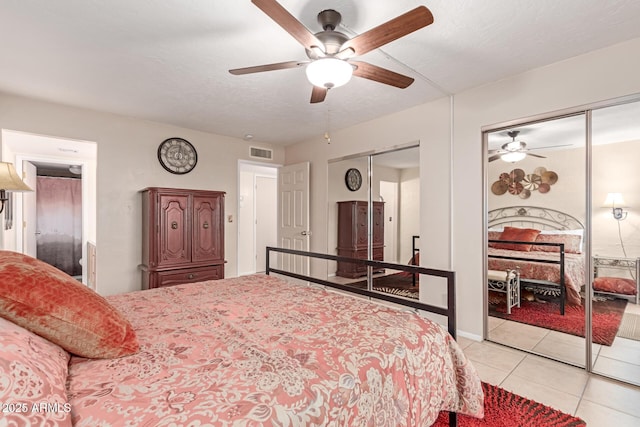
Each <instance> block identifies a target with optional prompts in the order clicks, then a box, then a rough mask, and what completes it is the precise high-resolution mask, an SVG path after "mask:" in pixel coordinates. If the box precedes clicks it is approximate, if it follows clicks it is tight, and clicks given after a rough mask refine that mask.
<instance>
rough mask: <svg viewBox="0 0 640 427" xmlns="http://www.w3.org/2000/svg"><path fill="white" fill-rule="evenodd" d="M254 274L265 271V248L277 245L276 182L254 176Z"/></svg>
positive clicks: (269, 178) (271, 179)
mask: <svg viewBox="0 0 640 427" xmlns="http://www.w3.org/2000/svg"><path fill="white" fill-rule="evenodd" d="M255 188H256V198H255V203H256V206H255V218H256V247H255V250H256V272H262V271H265V266H266V253H265V248H266V247H267V246H277V245H278V228H277V227H276V225H277V224H278V200H277V198H278V197H277V195H278V180H277V179H276V178H271V177H265V176H256V187H255Z"/></svg>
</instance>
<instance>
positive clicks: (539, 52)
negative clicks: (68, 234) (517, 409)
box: [0, 0, 640, 144]
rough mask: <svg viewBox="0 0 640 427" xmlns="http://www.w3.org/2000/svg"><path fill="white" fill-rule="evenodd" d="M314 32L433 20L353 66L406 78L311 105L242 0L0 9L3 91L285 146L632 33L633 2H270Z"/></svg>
mask: <svg viewBox="0 0 640 427" xmlns="http://www.w3.org/2000/svg"><path fill="white" fill-rule="evenodd" d="M280 3H281V4H282V5H283V6H284V7H285V8H286V9H287V10H288V11H289V12H290V13H292V14H293V15H294V16H296V17H298V19H300V21H301V22H302V23H303V24H304V25H305V26H306V27H307V28H309V29H310V30H311V31H313V32H317V31H320V30H321V29H320V28H319V25H318V24H317V23H316V15H317V13H318V12H319V11H321V10H323V9H329V8H333V9H336V10H338V11H339V12H341V13H342V15H343V24H344V25H343V26H341V27H340V28H339V30H340V31H342V32H344V33H345V34H347V35H349V36H353V35H354V34H359V33H362V32H364V31H366V30H368V29H371V28H372V27H375V26H377V25H379V24H382V23H384V22H386V21H387V20H389V19H392V18H394V17H396V16H398V15H400V14H402V13H404V12H406V11H408V10H410V9H413V8H414V7H416V6H418V5H420V4H424V5H426V6H427V7H428V8H429V9H430V10H431V11H432V13H433V15H434V18H435V22H434V24H432V25H431V26H428V27H426V28H423V29H421V30H418V31H417V32H415V33H412V34H410V35H408V36H406V37H404V38H402V39H399V40H397V41H394V42H392V43H389V44H387V45H385V46H383V47H382V50H381V51H380V50H378V51H373V52H370V53H368V54H366V55H364V56H362V57H360V59H363V60H366V61H368V62H370V63H373V64H375V65H379V66H382V67H385V68H389V69H391V70H394V71H397V72H400V73H402V74H407V75H409V76H411V77H414V78H415V79H416V81H415V83H414V84H413V85H412V86H410V87H409V88H407V89H397V88H393V87H389V86H386V85H382V84H379V83H375V82H371V81H368V80H364V79H359V78H354V79H352V81H351V82H350V83H349V84H347V85H346V86H344V87H340V88H336V89H333V90H331V91H330V93H329V94H328V96H327V101H326V102H324V103H321V104H314V105H312V104H310V103H309V98H310V94H311V86H310V84H309V83H308V82H307V80H306V76H305V73H304V70H303V69H302V68H296V69H289V70H279V71H272V72H266V73H259V74H252V75H243V76H233V75H231V74H229V73H228V70H229V69H231V68H240V67H246V66H252V65H261V64H268V63H275V62H283V61H290V60H305V59H306V55H305V53H304V49H303V48H302V47H301V46H300V45H299V44H298V43H297V42H296V41H295V40H294V39H293V38H292V37H291V36H290V35H289V34H288V33H286V32H285V31H284V30H283V29H282V28H280V27H279V26H278V25H277V24H276V23H275V22H273V21H272V20H271V19H270V18H269V17H268V16H267V15H265V14H264V13H263V12H262V11H260V10H259V9H258V8H257V7H256V6H254V5H253V4H252V3H251V2H250V1H249V0H190V1H184V0H135V1H131V0H109V1H104V0H57V1H51V0H1V1H0V58H1V61H2V65H1V67H0V91H3V92H8V93H14V94H19V95H24V96H29V97H35V98H40V99H44V100H49V101H54V102H58V103H63V104H67V105H72V106H78V107H83V108H89V109H93V110H99V111H107V112H111V113H116V114H122V115H127V116H132V117H138V118H142V119H147V120H153V121H160V122H165V123H171V124H175V125H178V126H183V127H187V128H192V129H197V130H202V131H206V132H212V133H217V134H222V135H229V136H233V137H238V138H242V137H243V136H244V135H245V134H252V135H253V136H254V140H255V141H265V142H270V143H275V144H290V143H294V142H297V141H301V140H305V139H309V138H314V137H317V138H319V139H321V138H322V135H323V134H324V132H325V130H326V129H327V127H328V126H329V127H330V128H331V129H332V130H335V129H340V128H344V127H348V126H352V125H354V124H357V123H361V122H365V121H368V120H371V119H374V118H376V117H380V116H383V115H386V114H390V113H393V112H396V111H400V110H404V109H407V108H410V107H412V106H415V105H418V104H422V103H425V102H428V101H430V100H433V99H436V98H439V97H442V96H446V95H448V94H451V93H457V92H460V91H463V90H465V89H468V88H471V87H474V86H478V85H481V84H486V83H488V82H492V81H496V80H499V79H502V78H504V77H507V76H509V75H512V74H515V73H519V72H522V71H525V70H528V69H531V68H535V67H539V66H543V65H546V64H550V63H553V62H557V61H559V60H563V59H566V58H569V57H573V56H576V55H579V54H582V53H585V52H588V51H591V50H594V49H599V48H602V47H605V46H609V45H612V44H615V43H619V42H622V41H625V40H628V39H632V38H636V37H640V25H638V22H640V1H637V0H627V1H623V0H607V1H602V0H562V1H558V0H536V1H532V0H510V1H507V0H483V1H478V0H455V1H454V0H433V1H428V2H418V1H409V0H396V1H393V2H391V1H388V0H375V1H373V0H369V1H365V0H305V1H295V0H280Z"/></svg>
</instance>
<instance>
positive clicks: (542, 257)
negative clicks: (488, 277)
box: [487, 206, 585, 313]
mask: <svg viewBox="0 0 640 427" xmlns="http://www.w3.org/2000/svg"><path fill="white" fill-rule="evenodd" d="M487 234H488V241H489V244H488V250H487V258H488V260H487V269H488V270H497V271H510V270H513V271H517V272H518V273H519V277H520V282H521V284H522V286H523V287H524V288H527V287H529V288H532V289H534V290H535V289H541V290H543V291H545V292H547V293H551V294H555V295H556V296H559V298H560V307H561V308H560V310H561V312H562V313H564V303H565V301H566V302H567V303H569V304H572V305H580V304H581V297H580V290H581V288H582V286H584V283H585V277H584V272H585V256H584V253H583V248H582V246H583V237H584V236H583V235H584V226H583V225H582V223H581V222H580V220H578V219H577V218H575V217H574V216H572V215H569V214H567V213H564V212H560V211H557V210H554V209H549V208H542V207H535V206H512V207H507V208H500V209H495V210H491V211H489V213H488V231H487Z"/></svg>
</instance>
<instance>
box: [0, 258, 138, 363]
mask: <svg viewBox="0 0 640 427" xmlns="http://www.w3.org/2000/svg"><path fill="white" fill-rule="evenodd" d="M0 316H2V317H4V318H5V319H7V320H10V321H12V322H13V323H15V324H17V325H20V326H22V327H23V328H25V329H28V330H30V331H31V332H33V333H35V334H38V335H40V336H41V337H43V338H46V339H48V340H49V341H51V342H52V343H54V344H58V345H59V346H60V347H62V348H64V349H65V350H67V351H68V352H70V353H73V354H77V355H78V356H83V357H89V358H114V357H121V356H126V355H129V354H133V353H135V352H137V351H138V347H139V346H138V339H137V338H136V334H135V332H134V330H133V327H132V326H131V324H130V323H129V321H128V320H127V319H125V318H124V317H123V316H122V314H120V312H119V311H117V310H116V309H115V308H114V307H113V306H111V304H109V303H108V302H107V300H106V299H104V298H103V297H102V296H100V295H98V294H97V293H96V292H94V291H93V290H91V289H89V288H87V287H86V286H84V285H83V284H81V283H80V282H78V281H77V280H75V279H74V278H73V277H71V276H69V275H67V274H66V273H64V272H63V271H60V270H58V269H57V268H55V267H53V266H52V265H49V264H47V263H45V262H43V261H40V260H37V259H35V258H32V257H30V256H27V255H24V254H19V253H16V252H10V251H0Z"/></svg>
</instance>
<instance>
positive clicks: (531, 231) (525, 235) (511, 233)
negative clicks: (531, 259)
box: [493, 227, 540, 252]
mask: <svg viewBox="0 0 640 427" xmlns="http://www.w3.org/2000/svg"><path fill="white" fill-rule="evenodd" d="M539 234H540V230H536V229H535V228H518V227H505V228H504V230H503V231H502V234H500V238H499V239H498V240H505V241H518V242H535V241H536V238H537V237H538V235H539ZM493 247H494V248H496V249H509V250H512V251H525V252H529V251H530V250H531V245H527V244H526V243H493Z"/></svg>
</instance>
